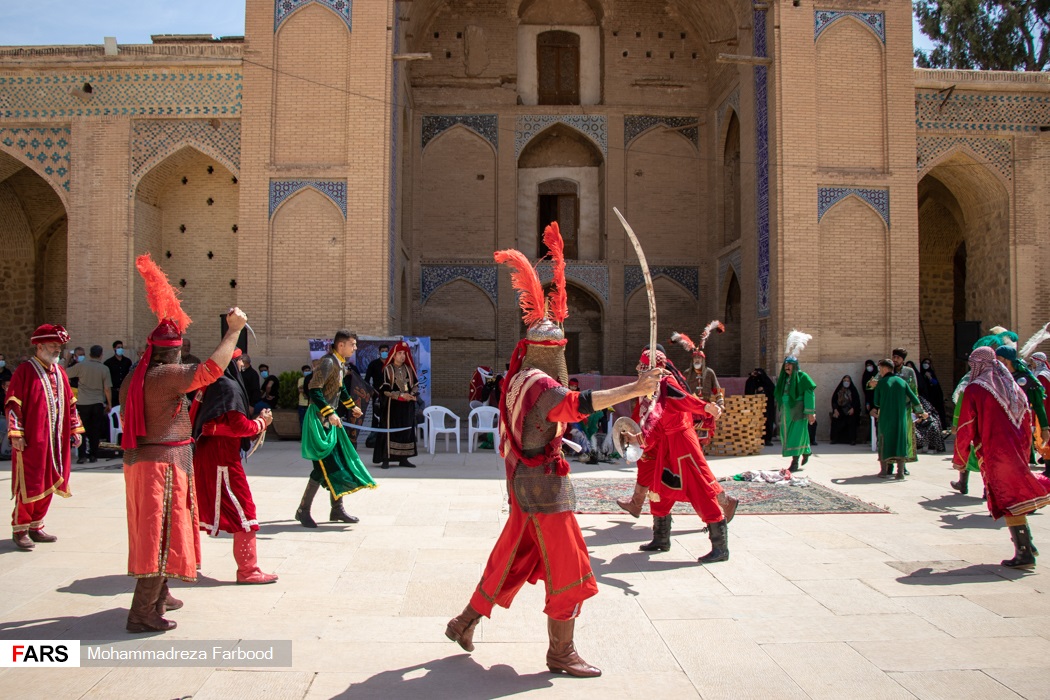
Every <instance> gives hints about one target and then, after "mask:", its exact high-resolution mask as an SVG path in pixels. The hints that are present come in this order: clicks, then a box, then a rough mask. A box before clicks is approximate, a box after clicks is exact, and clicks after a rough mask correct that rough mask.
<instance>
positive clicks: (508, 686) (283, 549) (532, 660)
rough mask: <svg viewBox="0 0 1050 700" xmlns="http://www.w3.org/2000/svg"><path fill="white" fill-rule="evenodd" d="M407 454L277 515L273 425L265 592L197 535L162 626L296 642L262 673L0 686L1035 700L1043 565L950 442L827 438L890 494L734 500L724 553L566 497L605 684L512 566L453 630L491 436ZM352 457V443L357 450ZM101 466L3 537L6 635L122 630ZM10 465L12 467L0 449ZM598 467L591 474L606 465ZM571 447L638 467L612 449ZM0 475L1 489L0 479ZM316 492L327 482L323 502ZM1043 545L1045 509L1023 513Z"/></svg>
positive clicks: (820, 460) (295, 462)
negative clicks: (584, 508)
mask: <svg viewBox="0 0 1050 700" xmlns="http://www.w3.org/2000/svg"><path fill="white" fill-rule="evenodd" d="M440 449H441V448H440V447H439V453H438V454H437V455H436V456H434V457H431V456H429V455H421V456H420V457H419V458H418V459H417V460H416V461H417V462H418V464H419V468H418V469H391V470H389V471H383V470H379V469H376V470H375V471H374V475H375V476H376V479H377V480H378V481H379V483H380V488H379V489H377V490H374V491H365V492H361V493H358V494H355V495H353V496H349V497H348V498H347V501H346V503H347V510H348V511H349V512H351V513H354V514H356V515H358V516H360V517H361V523H360V524H358V525H355V526H343V525H336V524H329V523H322V524H321V526H320V528H318V529H317V530H306V529H304V528H302V527H300V526H299V525H298V523H296V522H294V521H293V520H292V519H291V517H292V515H293V513H294V512H295V508H296V505H297V503H298V501H299V498H300V496H301V494H302V489H303V486H304V484H305V480H306V475H307V472H308V469H307V465H306V463H305V462H303V461H302V460H301V459H300V458H299V454H298V450H299V445H298V443H288V442H285V443H280V442H268V443H267V444H266V445H265V446H264V448H263V449H262V450H261V451H260V453H259V454H258V455H256V456H255V457H253V458H252V462H251V464H250V467H249V474H250V478H251V482H252V489H253V491H254V493H255V497H256V501H257V503H258V507H259V519H260V521H261V522H262V523H263V525H262V528H261V531H260V533H259V553H260V564H261V566H262V567H263V569H264V570H265V571H273V572H276V573H278V574H280V577H281V578H280V581H279V582H277V583H276V584H273V585H267V586H236V585H232V582H233V580H234V573H235V566H234V562H233V558H232V556H231V551H230V550H231V541H232V540H231V538H230V537H229V536H228V535H227V536H223V537H221V538H219V539H206V540H205V542H204V544H203V547H204V551H203V559H204V561H203V570H202V573H203V576H202V578H201V580H200V581H199V582H198V583H197V584H196V585H193V584H182V583H175V584H174V585H173V588H174V589H175V590H174V593H175V595H177V596H178V597H180V598H182V599H183V600H184V601H185V607H184V608H183V609H182V610H179V611H177V612H173V613H170V614H169V616H170V617H171V618H172V619H174V620H176V621H177V622H178V624H179V626H178V629H176V630H175V631H173V632H170V633H168V634H167V635H164V636H163V639H165V640H168V639H179V640H206V639H256V640H259V639H290V640H292V642H293V649H294V664H293V666H292V667H291V668H275V669H264V670H263V669H252V670H244V669H240V670H239V669H223V668H217V669H211V668H100V667H92V668H76V669H7V670H4V671H3V672H2V673H0V696H2V697H4V698H30V697H32V698H40V697H47V698H49V699H53V700H59V699H63V698H186V697H193V698H198V699H204V698H258V697H267V698H276V699H284V698H296V699H297V698H342V697H345V698H383V699H385V700H386V699H391V698H427V699H434V698H473V699H480V698H496V697H504V696H526V695H527V696H542V697H552V698H553V697H566V698H568V697H572V698H576V699H581V698H638V697H641V696H643V695H648V696H650V697H660V698H694V697H702V698H712V699H713V698H727V699H728V698H732V699H739V698H762V699H764V700H765V699H770V698H829V699H830V698H836V699H837V698H851V699H852V698H878V699H879V700H887V699H889V698H912V697H917V698H924V699H931V700H932V699H935V698H946V699H947V698H951V699H952V700H961V699H963V698H981V699H982V700H991V699H993V698H1017V697H1027V698H1037V697H1047V696H1048V694H1050V666H1048V665H1047V659H1050V624H1048V623H1050V595H1048V593H1050V573H1047V571H1046V570H1045V569H1042V568H1040V569H1036V571H1035V572H1033V573H1027V574H1024V573H1021V572H1016V571H1012V570H1008V569H1003V568H1001V567H1000V566H999V565H998V562H999V561H1000V560H1001V559H1003V558H1006V557H1008V556H1011V555H1012V552H1013V549H1012V545H1011V543H1010V540H1009V536H1008V532H1007V530H1006V529H1005V527H1004V526H1002V525H1001V523H993V521H992V520H991V519H990V518H989V517H988V516H987V511H986V509H985V506H984V503H983V502H982V501H981V500H980V498H979V496H980V493H981V483H980V479H979V478H976V479H973V480H972V481H971V495H970V496H968V497H966V496H960V495H958V494H955V493H954V492H953V491H951V490H950V489H949V488H948V486H947V483H948V481H949V480H950V478H952V477H953V475H954V473H955V472H953V471H952V470H951V469H950V465H949V461H948V455H923V456H920V461H919V462H918V463H917V464H913V465H911V467H910V469H911V472H912V476H911V477H909V478H908V479H907V480H906V481H903V482H893V481H890V482H886V481H882V480H880V479H877V478H875V477H874V476H872V475H873V474H874V473H875V472H876V471H877V465H876V462H875V460H874V457H873V456H872V454H871V453H870V452H868V451H866V450H865V449H864V448H863V447H855V448H846V447H832V446H825V445H823V444H822V445H820V446H818V447H817V448H816V456H815V457H814V458H813V459H812V460H811V461H810V463H809V465H808V467H807V468H806V472H805V473H806V475H808V476H809V477H811V478H812V479H813V480H814V481H817V482H819V483H822V484H825V485H828V486H831V487H832V488H835V489H838V490H840V491H843V492H846V493H848V494H851V495H853V496H856V497H858V498H861V499H863V500H865V501H868V502H871V503H875V504H878V505H882V506H885V507H888V508H889V509H890V510H891V511H892V513H890V514H872V515H775V516H757V515H740V516H738V517H737V518H736V520H735V521H734V522H733V524H732V526H731V527H730V532H731V534H730V545H731V551H732V558H731V560H730V561H728V562H725V563H720V564H715V565H712V566H709V567H702V566H699V565H697V564H696V557H697V556H699V555H701V554H704V553H706V552H707V550H708V545H709V543H708V538H707V535H706V534H702V533H700V532H699V529H700V527H701V523H700V521H699V519H698V518H697V517H696V516H682V517H676V519H675V535H674V546H673V548H672V549H671V551H670V552H668V553H665V554H656V555H652V556H650V555H646V554H643V553H640V552H638V551H637V546H638V544H639V543H642V542H646V541H648V539H649V535H650V530H649V525H650V522H651V520H650V518H649V517H648V516H643V517H642V519H641V520H634V519H633V518H631V517H630V516H628V515H626V514H622V515H582V516H579V521H580V524H581V526H582V528H583V530H584V535H585V537H586V539H587V542H588V545H589V547H590V550H591V557H592V563H593V566H594V569H595V572H596V574H597V577H598V581H599V585H600V588H601V592H600V594H599V595H598V596H596V597H595V598H592V599H591V600H589V601H588V602H587V603H586V604H585V605H584V608H583V614H582V616H581V617H580V619H579V622H578V625H577V633H576V641H577V647H578V648H579V650H580V652H581V655H582V656H583V657H584V658H585V659H587V660H588V661H589V662H591V663H593V664H595V665H597V666H599V667H600V668H602V669H603V670H604V672H605V674H604V676H602V677H601V678H599V679H593V680H583V679H573V678H567V677H565V676H553V675H551V674H550V673H548V672H547V670H546V668H545V666H544V653H545V651H546V646H547V642H546V629H545V619H544V617H543V615H542V612H541V610H542V607H543V595H542V591H541V590H540V589H539V588H538V587H535V586H526V587H525V589H524V590H523V591H522V593H521V595H520V596H519V597H518V599H517V600H516V601H515V604H514V606H513V608H512V609H510V610H502V609H497V610H496V611H495V613H494V617H493V618H492V619H491V620H485V621H484V622H482V624H481V625H480V627H479V629H478V632H477V634H476V636H475V641H476V643H477V649H476V651H475V652H474V653H473V654H470V655H468V654H466V653H464V652H462V651H461V650H460V649H459V648H458V647H457V646H456V645H455V644H453V643H452V642H449V641H447V640H446V639H445V637H444V628H445V623H446V621H447V620H448V619H449V618H450V617H451V616H453V615H455V614H456V613H457V612H459V611H460V610H461V609H462V608H463V606H464V604H465V603H466V602H467V600H468V598H469V596H470V594H471V592H472V590H473V589H474V587H475V585H476V584H477V581H478V578H479V576H480V574H481V568H482V566H483V564H484V562H485V559H486V557H487V555H488V553H489V550H490V549H491V547H492V544H493V542H494V540H495V538H496V535H497V533H498V532H499V530H500V527H501V524H502V521H503V519H504V517H505V515H504V514H503V513H502V512H501V505H502V503H503V500H504V490H505V487H504V481H503V469H502V465H501V464H500V463H499V461H498V460H497V459H496V458H495V457H494V456H493V454H492V452H490V451H485V452H481V453H475V454H473V455H468V454H465V453H464V454H460V455H457V454H444V453H441V452H440ZM775 449H776V448H767V449H766V454H764V455H761V456H758V457H751V458H715V459H712V467H713V469H714V471H715V473H716V474H718V475H719V476H723V475H729V474H734V473H736V472H740V471H743V470H744V469H755V468H765V469H775V468H779V467H781V466H783V465H784V460H782V459H781V458H780V457H779V453H778V452H775V451H774V450H775ZM366 452H369V451H366ZM117 464H118V463H117V462H116V461H115V460H114V461H111V462H99V463H98V464H96V465H91V466H94V467H99V468H97V469H90V470H83V469H82V470H78V471H75V472H74V474H73V477H72V487H73V491H74V494H75V497H74V498H71V499H67V500H62V499H58V500H56V501H55V502H54V503H53V505H52V507H51V513H50V514H49V516H48V519H47V529H48V530H49V531H50V532H52V533H54V534H56V535H58V536H59V541H58V542H57V543H55V544H51V545H46V544H41V545H38V546H37V549H36V550H35V551H34V552H31V553H26V552H20V551H17V550H15V548H14V545H13V543H12V542H11V541H10V539H5V540H3V542H2V543H0V638H5V639H14V638H21V639H82V640H98V641H114V640H116V641H123V640H126V639H128V638H130V637H131V635H128V634H127V633H126V632H124V621H125V617H126V614H127V605H128V604H129V602H130V599H131V590H132V587H133V583H134V582H133V581H132V579H130V578H128V577H127V576H125V575H123V574H124V572H125V571H126V557H127V553H126V552H127V544H126V538H127V532H126V521H125V515H124V484H123V478H122V475H121V472H120V470H119V468H118V467H117ZM3 466H4V468H5V469H6V467H7V465H6V464H4V465H3ZM599 467H600V468H599ZM599 467H593V468H592V467H582V465H577V464H574V472H575V473H578V474H579V473H587V474H588V476H594V477H602V476H609V477H614V476H616V477H626V476H631V471H630V470H628V469H627V468H626V467H625V466H624V465H623V464H622V463H621V464H619V465H599ZM9 481H10V474H9V473H5V475H4V477H3V478H2V479H0V482H4V483H3V484H0V489H9V488H10V483H9ZM327 508H328V503H327V501H326V500H323V494H321V495H319V497H318V498H317V501H316V502H315V504H314V509H313V513H314V516H315V518H317V519H318V520H319V521H320V520H321V516H323V515H327ZM1031 522H1032V530H1033V533H1034V539H1035V541H1036V543H1037V545H1038V544H1042V545H1043V547H1044V548H1045V549H1047V550H1048V555H1050V521H1048V520H1047V516H1045V515H1037V516H1035V517H1034V518H1032V520H1031Z"/></svg>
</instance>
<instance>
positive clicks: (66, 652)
mask: <svg viewBox="0 0 1050 700" xmlns="http://www.w3.org/2000/svg"><path fill="white" fill-rule="evenodd" d="M41 666H67V667H71V668H75V667H78V666H80V640H78V639H17V640H8V639H4V640H0V668H39V667H41Z"/></svg>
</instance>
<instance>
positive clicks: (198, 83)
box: [0, 66, 242, 119]
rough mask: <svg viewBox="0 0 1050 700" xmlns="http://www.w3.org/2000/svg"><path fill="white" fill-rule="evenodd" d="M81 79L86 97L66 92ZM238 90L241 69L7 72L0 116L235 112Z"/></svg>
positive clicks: (1, 84) (0, 82) (0, 89)
mask: <svg viewBox="0 0 1050 700" xmlns="http://www.w3.org/2000/svg"><path fill="white" fill-rule="evenodd" d="M187 68H189V67H188V66H187ZM84 83H89V84H90V85H91V87H92V93H91V99H90V101H88V102H81V101H80V100H79V99H78V98H77V97H74V95H73V93H71V91H72V90H79V89H80V88H81V87H83V85H84ZM241 92H242V81H241V74H240V73H239V72H232V71H231V72H224V71H220V70H201V71H193V70H179V69H164V70H157V71H154V72H140V73H128V72H103V71H99V72H97V73H81V74H75V73H71V74H62V73H51V74H38V75H32V76H25V75H8V76H0V116H2V117H3V118H5V119H44V118H69V117H99V116H126V117H127V116H130V117H135V116H151V117H204V116H231V115H235V114H240V112H241Z"/></svg>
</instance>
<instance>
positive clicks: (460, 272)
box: [420, 265, 499, 304]
mask: <svg viewBox="0 0 1050 700" xmlns="http://www.w3.org/2000/svg"><path fill="white" fill-rule="evenodd" d="M420 270H421V279H420V289H421V293H420V296H421V297H422V300H423V303H424V304H426V303H427V299H429V298H430V295H432V294H433V293H434V292H436V291H437V290H438V289H439V288H440V287H443V286H445V285H446V284H448V283H449V282H453V281H455V280H457V279H463V280H466V281H468V282H470V283H471V284H475V285H477V286H478V287H480V288H481V290H482V291H483V292H485V294H487V295H488V297H489V299H491V300H492V303H493V304H495V303H496V300H497V298H498V295H499V292H498V283H499V271H498V270H497V269H496V266H495V265H421V266H420Z"/></svg>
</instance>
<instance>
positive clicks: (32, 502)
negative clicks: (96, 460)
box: [4, 323, 84, 550]
mask: <svg viewBox="0 0 1050 700" xmlns="http://www.w3.org/2000/svg"><path fill="white" fill-rule="evenodd" d="M30 342H32V343H33V345H35V346H36V355H34V356H33V357H32V358H30V360H29V361H28V362H23V363H22V364H20V365H19V366H18V369H16V370H15V373H14V375H12V377H11V384H10V387H9V388H8V391H7V398H6V399H5V400H4V413H5V414H6V415H7V425H8V428H7V436H8V437H9V438H10V440H11V449H12V453H11V493H12V494H13V496H14V499H15V512H14V514H13V515H12V516H11V527H12V530H13V531H14V534H13V539H14V541H15V544H16V545H18V548H19V549H24V550H30V549H33V548H34V547H36V543H37V542H55V541H56V540H58V538H57V537H55V536H54V535H49V534H48V533H46V532H44V516H45V515H47V509H48V507H49V506H50V505H51V496H52V495H54V494H56V493H57V494H58V495H59V496H62V497H63V498H69V497H70V496H72V495H73V494H72V493H70V490H69V467H70V462H69V460H70V455H69V445H70V441H71V440H72V443H73V446H74V447H79V446H80V441H81V440H82V439H83V437H82V433H83V432H84V428H83V426H82V425H81V423H80V416H79V415H78V414H77V405H76V399H75V398H73V390H72V389H70V388H69V377H67V376H66V371H65V370H64V369H62V365H61V363H60V362H59V358H60V357H61V355H62V346H63V345H65V344H66V343H68V342H69V333H67V332H66V329H65V328H63V327H62V326H56V325H52V324H50V323H46V324H44V325H42V326H40V327H39V328H37V329H36V332H35V333H33V337H32V338H31V339H30Z"/></svg>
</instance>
